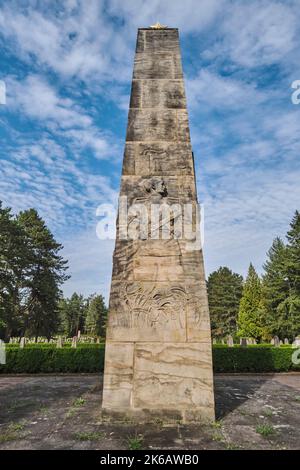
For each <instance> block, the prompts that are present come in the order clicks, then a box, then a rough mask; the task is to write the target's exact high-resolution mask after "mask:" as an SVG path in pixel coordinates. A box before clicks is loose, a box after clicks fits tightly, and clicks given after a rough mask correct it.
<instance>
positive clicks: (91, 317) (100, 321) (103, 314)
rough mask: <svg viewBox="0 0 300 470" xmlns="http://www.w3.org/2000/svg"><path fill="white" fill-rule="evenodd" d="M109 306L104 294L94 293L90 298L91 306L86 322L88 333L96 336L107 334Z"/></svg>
mask: <svg viewBox="0 0 300 470" xmlns="http://www.w3.org/2000/svg"><path fill="white" fill-rule="evenodd" d="M106 319H107V308H106V306H105V303H104V299H103V297H102V295H95V294H94V295H93V296H91V298H90V299H89V306H88V311H87V317H86V322H85V331H86V333H88V334H90V335H94V336H101V337H104V336H105V326H106Z"/></svg>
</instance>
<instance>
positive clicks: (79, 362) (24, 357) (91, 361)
mask: <svg viewBox="0 0 300 470" xmlns="http://www.w3.org/2000/svg"><path fill="white" fill-rule="evenodd" d="M90 346H91V347H89V348H88V347H86V346H84V347H82V346H81V347H78V348H71V347H68V346H66V347H63V348H56V347H53V346H52V347H45V346H44V345H43V347H41V348H38V347H37V345H36V344H35V345H28V346H25V348H23V349H21V348H15V347H12V348H10V347H8V348H7V349H6V364H5V365H0V373H4V374H5V373H15V374H17V373H27V374H33V373H38V372H40V373H46V372H99V371H102V370H103V364H104V345H103V344H100V345H99V344H98V345H94V344H92V345H90Z"/></svg>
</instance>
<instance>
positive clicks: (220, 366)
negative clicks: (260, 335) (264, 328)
mask: <svg viewBox="0 0 300 470" xmlns="http://www.w3.org/2000/svg"><path fill="white" fill-rule="evenodd" d="M295 351H296V350H295V349H293V348H292V347H282V348H281V347H280V348H275V347H271V346H269V347H265V346H259V345H257V346H255V347H251V348H250V347H246V348H242V347H240V346H235V347H233V348H229V347H227V346H220V345H215V346H214V347H213V364H214V372H283V371H292V370H298V371H300V365H296V364H293V363H292V354H293V353H294V352H295ZM103 366H104V344H91V345H87V344H85V345H81V346H79V347H77V348H71V347H70V346H69V345H67V346H64V347H63V348H56V346H53V345H52V347H50V345H47V346H45V345H43V346H42V347H38V345H37V344H30V345H26V346H25V348H23V349H21V348H19V347H18V348H16V347H15V346H11V345H8V346H7V348H6V364H5V365H0V373H4V374H5V373H28V374H33V373H47V372H55V373H56V372H57V373H58V372H69V373H72V372H101V371H103Z"/></svg>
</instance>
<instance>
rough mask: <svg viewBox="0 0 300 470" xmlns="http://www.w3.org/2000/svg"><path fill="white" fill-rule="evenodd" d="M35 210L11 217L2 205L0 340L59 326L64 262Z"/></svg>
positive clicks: (43, 332)
mask: <svg viewBox="0 0 300 470" xmlns="http://www.w3.org/2000/svg"><path fill="white" fill-rule="evenodd" d="M61 249H62V246H61V245H60V244H59V243H57V242H56V241H55V239H54V237H53V235H52V234H51V232H50V231H49V229H48V228H47V227H46V225H45V223H44V221H43V220H42V219H41V218H40V217H39V215H38V213H37V212H36V211H35V210H34V209H29V210H27V211H24V212H20V213H19V214H18V215H17V216H15V217H14V216H13V215H12V214H11V210H10V209H9V208H3V207H2V204H1V203H0V337H1V338H4V339H6V340H7V339H8V338H9V337H10V336H13V335H16V336H24V335H25V334H27V335H31V336H35V337H37V336H42V335H43V336H46V337H47V338H50V337H51V335H52V334H53V333H55V331H56V329H57V326H58V308H57V304H58V299H59V296H60V290H59V287H60V285H61V284H62V283H63V282H64V281H65V280H66V279H67V276H66V274H65V270H66V269H67V267H66V261H64V260H63V259H62V257H61V256H59V251H60V250H61Z"/></svg>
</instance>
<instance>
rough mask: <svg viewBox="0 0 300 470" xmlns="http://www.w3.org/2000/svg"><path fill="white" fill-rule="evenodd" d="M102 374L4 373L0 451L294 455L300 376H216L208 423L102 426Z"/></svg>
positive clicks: (298, 438)
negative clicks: (213, 404)
mask: <svg viewBox="0 0 300 470" xmlns="http://www.w3.org/2000/svg"><path fill="white" fill-rule="evenodd" d="M101 393H102V376H100V375H99V374H64V375H63V374H61V375H57V374H55V375H51V374H48V375H36V374H35V375H1V376H0V403H1V408H0V449H1V450H4V449H103V450H112V449H154V450H155V449H185V450H188V449H299V448H300V431H299V429H300V373H297V372H294V373H293V372H291V373H277V374H226V375H225V374H216V375H215V399H216V414H217V421H216V422H215V424H213V425H203V424H197V425H196V424H193V425H192V424H189V425H180V424H177V423H174V424H173V425H167V424H165V423H164V422H163V421H161V420H157V421H154V422H152V423H149V424H143V425H135V424H133V423H131V422H130V421H126V420H125V421H124V422H119V423H107V422H103V421H102V420H101Z"/></svg>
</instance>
